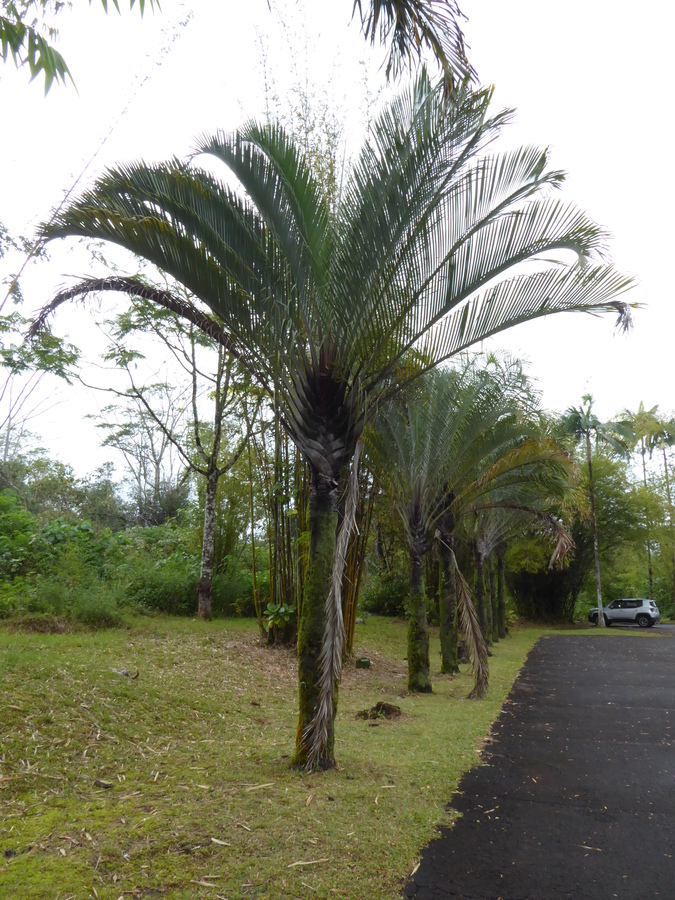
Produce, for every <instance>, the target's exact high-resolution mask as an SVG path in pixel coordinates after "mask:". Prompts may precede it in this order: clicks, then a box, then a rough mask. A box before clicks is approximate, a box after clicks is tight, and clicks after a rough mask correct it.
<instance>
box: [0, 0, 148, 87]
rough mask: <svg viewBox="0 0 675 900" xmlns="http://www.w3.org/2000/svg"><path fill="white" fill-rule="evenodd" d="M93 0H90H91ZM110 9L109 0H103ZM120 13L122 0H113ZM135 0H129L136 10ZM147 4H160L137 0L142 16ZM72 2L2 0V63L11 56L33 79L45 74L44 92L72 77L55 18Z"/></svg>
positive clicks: (0, 29)
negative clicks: (58, 42)
mask: <svg viewBox="0 0 675 900" xmlns="http://www.w3.org/2000/svg"><path fill="white" fill-rule="evenodd" d="M89 2H90V3H91V0H89ZM101 3H102V5H103V9H104V10H105V11H106V12H107V11H108V0H101ZM111 3H112V5H113V6H114V7H115V9H116V10H117V11H118V12H120V6H119V0H111ZM135 3H136V0H129V6H130V8H131V9H133V7H134V5H135ZM146 3H148V4H149V5H150V7H159V2H157V0H138V8H139V9H140V12H141V15H143V13H144V11H145V6H146ZM68 5H69V4H68V3H67V0H1V2H0V55H1V56H2V59H3V62H7V60H8V59H11V60H12V61H13V62H14V64H15V65H16V66H17V67H21V66H28V71H29V72H30V77H31V80H32V79H33V78H35V77H36V76H37V75H39V74H40V73H42V74H43V75H44V78H45V94H46V93H47V92H48V91H49V88H50V87H51V86H52V84H53V82H54V81H55V80H56V81H57V82H58V81H61V82H63V83H64V84H65V82H66V79H67V78H71V80H72V76H71V74H70V70H69V69H68V65H67V63H66V61H65V59H64V58H63V57H62V56H61V54H60V53H59V52H58V50H57V49H56V48H55V46H54V41H55V39H56V38H57V37H58V30H57V28H56V26H55V24H54V22H55V18H56V16H57V15H58V13H59V12H61V11H62V10H63V9H64V8H65V7H67V6H68Z"/></svg>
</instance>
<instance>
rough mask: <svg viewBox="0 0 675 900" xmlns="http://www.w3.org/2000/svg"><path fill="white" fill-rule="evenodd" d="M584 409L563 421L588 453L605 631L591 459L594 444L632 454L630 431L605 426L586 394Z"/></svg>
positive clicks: (597, 577)
mask: <svg viewBox="0 0 675 900" xmlns="http://www.w3.org/2000/svg"><path fill="white" fill-rule="evenodd" d="M581 400H582V404H584V405H582V406H577V407H573V406H571V407H570V408H569V409H568V410H567V411H566V413H565V415H564V417H563V420H562V428H563V431H565V432H566V433H567V434H569V435H571V436H572V437H573V438H574V439H575V440H576V441H577V443H583V444H584V449H585V452H586V465H587V468H588V495H589V499H590V503H591V521H592V526H593V553H594V558H595V586H596V593H597V598H598V623H597V624H598V626H599V627H600V628H604V627H605V617H604V613H603V611H602V589H601V586H600V550H599V545H598V521H597V515H596V508H595V485H594V482H593V461H592V456H591V441H592V440H593V441H594V442H595V443H596V444H605V445H606V446H608V447H610V448H611V449H612V450H614V452H615V453H618V454H619V455H621V456H626V455H627V453H628V441H629V439H630V431H629V429H628V427H627V426H626V425H625V424H624V423H620V422H601V421H600V419H599V418H598V417H597V416H596V415H595V413H594V412H593V397H592V396H591V395H590V394H584V396H583V397H582V398H581Z"/></svg>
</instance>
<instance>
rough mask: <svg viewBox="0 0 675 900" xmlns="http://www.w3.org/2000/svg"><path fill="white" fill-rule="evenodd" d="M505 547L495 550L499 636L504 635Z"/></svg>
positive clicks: (502, 636) (503, 636)
mask: <svg viewBox="0 0 675 900" xmlns="http://www.w3.org/2000/svg"><path fill="white" fill-rule="evenodd" d="M505 553H506V548H505V547H501V546H500V547H499V548H498V550H497V610H498V617H497V621H498V623H499V624H498V632H499V637H500V638H505V637H506V587H505V583H504V554H505Z"/></svg>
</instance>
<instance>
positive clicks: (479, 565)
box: [473, 546, 490, 644]
mask: <svg viewBox="0 0 675 900" xmlns="http://www.w3.org/2000/svg"><path fill="white" fill-rule="evenodd" d="M473 563H474V570H475V585H476V612H477V613H478V624H479V625H480V630H481V632H482V634H483V638H484V639H485V643H486V644H489V643H490V639H489V632H488V620H487V611H486V608H485V606H486V604H485V580H484V578H483V557H482V556H481V554H480V552H479V550H478V549H477V548H476V547H475V546H474V550H473Z"/></svg>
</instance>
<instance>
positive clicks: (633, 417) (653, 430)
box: [620, 400, 661, 600]
mask: <svg viewBox="0 0 675 900" xmlns="http://www.w3.org/2000/svg"><path fill="white" fill-rule="evenodd" d="M657 411H658V406H652V408H651V409H645V406H644V403H643V402H642V400H641V401H640V404H639V406H638V408H637V409H636V410H635V411H634V412H631V410H629V409H624V410H623V412H622V413H621V417H620V418H621V421H622V422H624V423H625V424H626V426H627V427H628V429H629V430H630V436H631V443H632V445H633V447H634V448H635V447H639V448H640V457H641V461H642V482H643V485H644V489H645V494H646V493H647V453H648V452H649V456H650V457H651V455H652V453H653V452H654V448H655V447H656V444H657V441H658V437H659V433H660V431H661V423H660V422H659V419H658V415H657ZM645 532H646V534H645V538H646V539H645V544H646V547H647V575H648V580H649V599H650V600H653V599H654V571H653V567H652V522H651V516H650V514H649V507H648V506H646V507H645Z"/></svg>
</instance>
